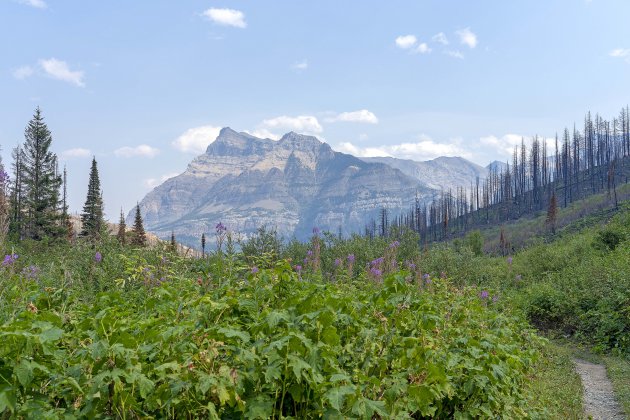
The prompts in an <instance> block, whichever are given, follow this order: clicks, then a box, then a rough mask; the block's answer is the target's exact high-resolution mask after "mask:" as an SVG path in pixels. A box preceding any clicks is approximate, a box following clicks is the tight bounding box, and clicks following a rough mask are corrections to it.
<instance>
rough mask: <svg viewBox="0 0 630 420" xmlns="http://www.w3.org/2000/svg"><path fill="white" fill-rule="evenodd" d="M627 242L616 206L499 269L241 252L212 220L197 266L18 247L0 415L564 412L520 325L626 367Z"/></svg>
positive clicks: (355, 253)
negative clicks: (209, 242) (209, 245)
mask: <svg viewBox="0 0 630 420" xmlns="http://www.w3.org/2000/svg"><path fill="white" fill-rule="evenodd" d="M629 230H630V213H628V212H623V211H622V212H620V214H619V215H618V216H616V217H615V218H614V219H613V220H612V221H611V222H610V223H608V224H607V225H606V226H604V227H595V228H590V229H586V230H584V231H581V232H579V233H570V234H566V235H564V236H562V232H560V233H559V235H561V236H560V237H561V239H562V240H559V241H555V242H553V243H550V244H546V243H539V244H536V245H534V246H531V247H529V248H527V249H525V250H523V251H521V252H519V253H518V254H517V255H514V256H510V257H489V256H484V255H482V254H480V253H479V249H478V245H479V244H478V243H477V242H476V241H478V237H476V235H471V236H469V237H468V238H466V239H465V240H464V241H460V242H457V243H455V244H450V245H436V246H434V247H432V248H431V249H425V250H420V249H419V248H418V242H417V239H418V238H417V236H416V235H415V234H414V233H411V232H400V233H396V232H394V233H393V234H392V236H391V237H388V238H380V237H378V238H371V239H370V238H366V237H361V236H355V237H353V238H351V239H339V238H337V237H336V236H334V235H331V234H328V233H324V234H319V232H315V233H314V235H313V239H312V241H311V242H309V243H299V242H291V243H289V244H287V245H282V244H281V243H280V242H279V241H278V239H277V238H276V236H275V235H274V234H273V233H272V232H268V231H265V230H264V229H261V231H260V232H259V235H257V237H255V238H253V239H252V240H250V241H249V242H247V243H245V244H243V245H242V250H241V251H238V252H237V251H235V247H234V244H233V243H232V240H231V237H230V234H229V233H227V232H226V230H225V229H224V228H223V227H222V226H221V227H220V229H219V230H218V231H217V235H218V236H217V240H218V242H219V244H221V245H222V248H220V249H218V250H216V251H213V252H211V253H210V254H209V255H207V256H205V257H204V258H189V257H183V256H181V255H178V254H177V253H176V252H174V251H173V249H172V248H170V247H169V246H168V245H163V246H158V247H154V248H141V247H140V248H139V247H133V246H129V245H126V246H125V245H121V244H120V243H119V242H118V241H117V240H116V239H115V238H113V237H111V238H110V237H104V238H103V239H102V240H100V241H89V240H85V241H81V240H79V241H78V242H76V243H74V244H69V243H66V242H65V241H59V242H55V243H54V244H49V243H45V242H41V241H38V242H36V241H22V242H19V243H16V244H15V245H14V246H13V247H12V248H11V249H10V252H7V253H6V256H5V258H4V261H3V262H2V267H1V268H0V270H1V275H0V278H1V282H0V322H1V324H2V325H1V327H0V336H1V338H2V342H3V346H2V347H1V350H0V353H1V356H0V381H1V382H0V411H2V412H3V413H4V416H5V417H11V416H16V417H37V418H61V417H64V418H72V417H76V418H94V417H109V416H115V417H122V418H127V417H156V418H161V417H199V416H203V417H214V418H217V417H219V418H241V417H247V418H269V417H294V418H313V417H320V416H326V417H331V418H348V417H356V418H370V417H373V416H377V417H397V418H399V417H412V418H423V417H439V418H450V417H456V418H475V417H496V416H503V417H512V418H513V417H534V418H536V417H540V418H544V417H555V416H559V414H558V413H561V412H562V410H563V406H564V405H566V404H567V403H566V401H562V400H561V399H562V398H563V396H562V395H561V392H562V391H561V389H562V387H566V384H564V383H563V384H562V385H558V384H556V385H557V386H555V387H552V386H550V382H552V383H553V381H558V380H560V381H562V378H558V376H560V375H562V374H565V373H566V372H567V371H570V369H571V368H570V366H568V365H567V362H566V360H567V357H566V356H562V355H559V353H558V352H557V351H554V349H553V348H549V346H548V345H547V344H545V340H544V339H542V338H540V337H538V336H537V334H536V333H535V332H534V331H533V330H532V328H531V327H530V325H534V326H536V327H538V328H539V329H541V330H542V331H546V332H550V333H556V334H562V335H565V336H571V337H573V338H574V339H577V340H581V341H582V342H585V343H588V344H591V345H594V346H595V347H596V349H599V350H601V351H612V352H613V353H614V354H618V355H627V354H628V351H629V350H630V347H629V346H628V343H629V342H630V341H629V340H630V338H629V336H628V331H629V326H628V323H629V318H628V316H627V308H628V299H629V298H630V292H629V288H628V284H627V282H628V279H630V275H629V274H630V273H628V269H629V267H630V260H629V259H630V252H628V251H629V241H628V237H629V233H630V232H629ZM541 369H542V372H541ZM548 375H552V376H554V377H553V378H549V377H546V376H548ZM554 388H555V389H554ZM541 392H542V395H541V394H540V393H541ZM535 394H537V395H535ZM574 398H575V397H574ZM543 401H544V403H543ZM579 403H580V401H579V398H578V400H577V401H576V402H575V404H576V407H579ZM578 409H579V408H578Z"/></svg>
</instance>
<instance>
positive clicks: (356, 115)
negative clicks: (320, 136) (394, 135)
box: [326, 109, 378, 124]
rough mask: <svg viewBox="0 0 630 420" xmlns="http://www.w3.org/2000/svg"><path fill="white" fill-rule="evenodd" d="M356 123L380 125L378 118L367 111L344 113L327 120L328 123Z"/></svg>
mask: <svg viewBox="0 0 630 420" xmlns="http://www.w3.org/2000/svg"><path fill="white" fill-rule="evenodd" d="M338 121H339V122H356V123H366V124H378V118H376V115H374V113H373V112H371V111H368V110H367V109H361V110H359V111H352V112H342V113H341V114H339V115H337V116H334V117H330V118H327V119H326V122H338Z"/></svg>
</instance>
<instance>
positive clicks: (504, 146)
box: [479, 134, 523, 156]
mask: <svg viewBox="0 0 630 420" xmlns="http://www.w3.org/2000/svg"><path fill="white" fill-rule="evenodd" d="M522 139H523V136H522V135H520V134H506V135H504V136H502V137H497V136H493V135H491V136H485V137H481V138H480V139H479V142H480V143H481V144H483V145H485V146H492V148H494V149H495V150H498V151H499V152H500V153H501V154H502V155H504V156H510V155H512V152H513V151H514V146H518V145H520V144H521V140H522Z"/></svg>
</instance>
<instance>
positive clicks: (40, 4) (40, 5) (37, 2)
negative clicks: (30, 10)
mask: <svg viewBox="0 0 630 420" xmlns="http://www.w3.org/2000/svg"><path fill="white" fill-rule="evenodd" d="M18 3H21V4H25V5H27V6H31V7H35V8H37V9H45V8H46V7H48V6H47V5H46V2H45V1H44V0H18Z"/></svg>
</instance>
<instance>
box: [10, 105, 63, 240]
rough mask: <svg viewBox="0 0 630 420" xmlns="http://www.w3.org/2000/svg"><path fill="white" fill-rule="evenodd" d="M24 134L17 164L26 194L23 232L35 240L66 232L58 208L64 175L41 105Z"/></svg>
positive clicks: (24, 198)
mask: <svg viewBox="0 0 630 420" xmlns="http://www.w3.org/2000/svg"><path fill="white" fill-rule="evenodd" d="M24 138H25V142H24V146H23V147H22V149H21V151H20V158H19V160H20V167H19V168H18V169H19V172H20V176H21V178H22V179H21V183H22V186H23V194H24V196H23V201H24V203H23V206H24V211H25V214H24V218H25V220H24V222H25V223H24V227H23V229H24V236H26V237H27V238H32V239H36V240H38V239H42V238H44V237H46V236H50V237H57V236H59V235H60V234H61V233H62V232H63V230H62V229H61V227H60V225H59V221H60V218H61V217H60V216H61V215H60V213H59V211H58V209H59V188H60V187H61V176H60V175H59V174H58V173H57V155H55V154H54V153H53V152H51V151H50V144H51V142H52V136H51V133H50V130H48V127H47V126H46V123H45V122H44V117H42V113H41V110H40V109H39V107H38V108H37V109H36V110H35V114H34V115H33V118H32V119H31V120H30V121H29V123H28V126H27V127H26V130H25V131H24Z"/></svg>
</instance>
